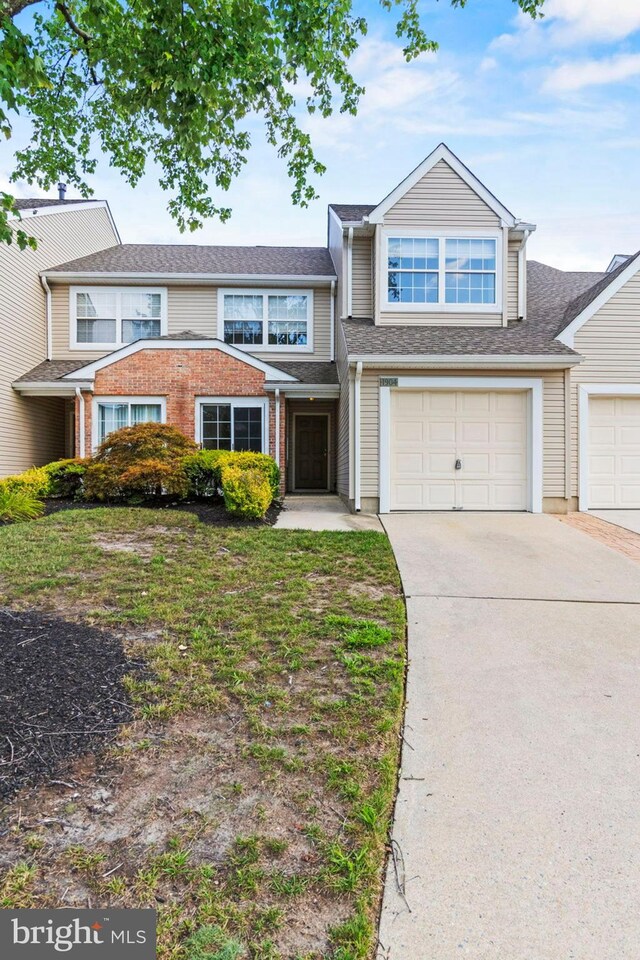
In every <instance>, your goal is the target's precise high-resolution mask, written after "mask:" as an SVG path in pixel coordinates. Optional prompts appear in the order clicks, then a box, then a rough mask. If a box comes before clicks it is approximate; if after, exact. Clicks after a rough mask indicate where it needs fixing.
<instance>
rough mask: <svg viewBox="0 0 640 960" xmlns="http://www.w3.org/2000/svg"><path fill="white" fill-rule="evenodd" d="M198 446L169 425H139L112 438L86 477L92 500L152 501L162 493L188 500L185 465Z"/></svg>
mask: <svg viewBox="0 0 640 960" xmlns="http://www.w3.org/2000/svg"><path fill="white" fill-rule="evenodd" d="M196 450H197V447H196V445H195V443H194V442H193V441H192V440H189V438H188V437H185V435H184V434H183V433H181V432H180V431H179V430H178V429H176V427H171V426H169V425H168V424H166V423H139V424H137V425H136V426H135V427H123V428H122V430H116V431H115V432H114V433H111V434H109V436H108V437H106V438H105V440H103V442H102V443H101V444H100V446H99V447H98V449H97V451H96V455H95V457H94V458H93V460H92V461H91V462H90V464H89V466H88V467H87V470H86V473H85V477H84V496H85V498H86V499H88V500H118V499H122V498H124V497H127V498H133V499H135V498H140V499H143V500H144V499H149V498H156V497H159V496H160V495H161V494H162V493H168V494H170V495H172V496H179V497H185V496H186V495H187V494H188V492H189V480H188V478H187V474H186V473H185V468H184V465H183V461H184V459H185V456H187V455H188V454H193V453H195V451H196Z"/></svg>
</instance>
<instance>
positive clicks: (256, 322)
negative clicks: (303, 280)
mask: <svg viewBox="0 0 640 960" xmlns="http://www.w3.org/2000/svg"><path fill="white" fill-rule="evenodd" d="M312 312H313V295H312V293H311V292H310V291H304V292H303V291H298V290H287V291H285V290H274V291H267V290H264V291H256V290H241V291H231V290H221V291H220V316H221V318H222V328H223V329H222V331H221V334H222V337H223V339H224V341H225V343H232V344H234V346H239V347H254V348H258V349H260V350H310V349H311V316H312Z"/></svg>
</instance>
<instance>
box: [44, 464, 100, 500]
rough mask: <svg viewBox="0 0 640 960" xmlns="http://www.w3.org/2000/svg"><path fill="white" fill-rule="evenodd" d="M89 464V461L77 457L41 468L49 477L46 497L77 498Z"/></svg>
mask: <svg viewBox="0 0 640 960" xmlns="http://www.w3.org/2000/svg"><path fill="white" fill-rule="evenodd" d="M89 463H90V461H89V460H81V459H80V458H79V457H76V458H70V459H67V460H55V461H54V462H53V463H48V464H47V465H46V466H45V467H43V468H42V469H43V470H46V472H47V476H48V477H49V490H48V492H47V496H49V497H77V496H78V494H79V493H80V490H81V488H82V481H83V479H84V475H85V473H86V471H87V467H88V465H89Z"/></svg>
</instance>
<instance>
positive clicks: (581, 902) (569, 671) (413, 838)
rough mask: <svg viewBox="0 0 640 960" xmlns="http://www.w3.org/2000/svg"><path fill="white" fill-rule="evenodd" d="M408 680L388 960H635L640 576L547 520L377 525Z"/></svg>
mask: <svg viewBox="0 0 640 960" xmlns="http://www.w3.org/2000/svg"><path fill="white" fill-rule="evenodd" d="M384 523H385V526H386V528H387V531H388V533H389V535H390V538H391V542H392V545H393V547H394V549H395V551H396V556H397V559H398V562H399V566H400V571H401V574H402V577H403V581H404V584H405V590H406V593H407V594H408V599H407V605H408V616H409V657H410V665H409V674H408V690H407V697H408V702H407V715H406V727H405V738H406V744H405V746H404V749H403V759H402V770H401V781H400V792H399V796H398V801H397V806H396V819H395V824H394V832H393V839H394V841H395V844H397V847H396V849H397V850H398V851H400V853H401V854H402V855H403V857H404V871H403V870H402V865H401V864H400V863H397V874H398V877H399V878H400V880H401V884H402V877H403V876H404V889H405V895H406V899H405V897H403V896H401V895H400V894H399V892H398V883H397V881H396V869H394V864H393V862H391V863H390V865H389V871H388V875H387V882H386V889H385V896H384V903H383V912H382V922H381V930H380V943H381V947H380V952H379V956H380V957H381V958H382V957H384V958H385V960H453V958H456V960H458V958H461V957H467V958H472V960H636V958H637V957H638V955H639V954H638V943H640V913H639V911H638V907H637V894H638V889H640V803H639V801H638V782H639V775H640V565H639V564H638V563H637V562H634V561H632V560H629V559H627V558H626V557H624V556H622V555H621V554H619V553H617V552H615V551H613V550H611V549H610V548H609V547H607V546H604V545H603V544H601V543H598V542H597V541H596V540H594V539H592V538H591V537H589V536H587V535H585V534H584V533H582V532H580V531H577V530H574V529H573V528H571V527H569V526H568V525H566V524H562V523H560V522H559V521H558V520H556V519H555V518H553V517H546V516H532V515H530V514H499V515H495V514H494V515H486V514H465V515H462V516H460V515H456V516H452V515H451V514H446V515H444V514H431V515H424V514H423V515H417V514H413V515H411V514H404V515H393V516H390V517H385V518H384Z"/></svg>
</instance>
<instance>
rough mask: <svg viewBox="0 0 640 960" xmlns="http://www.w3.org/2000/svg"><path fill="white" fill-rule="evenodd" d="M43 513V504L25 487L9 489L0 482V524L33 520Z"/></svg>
mask: <svg viewBox="0 0 640 960" xmlns="http://www.w3.org/2000/svg"><path fill="white" fill-rule="evenodd" d="M43 512H44V503H43V502H42V501H41V500H38V498H37V497H35V496H34V495H33V494H32V493H31V492H30V491H29V490H28V489H27V488H26V487H23V488H20V487H13V488H11V487H9V486H7V485H6V484H5V483H4V482H3V481H0V523H18V522H19V521H21V520H35V519H36V518H37V517H41V516H42V514H43Z"/></svg>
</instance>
